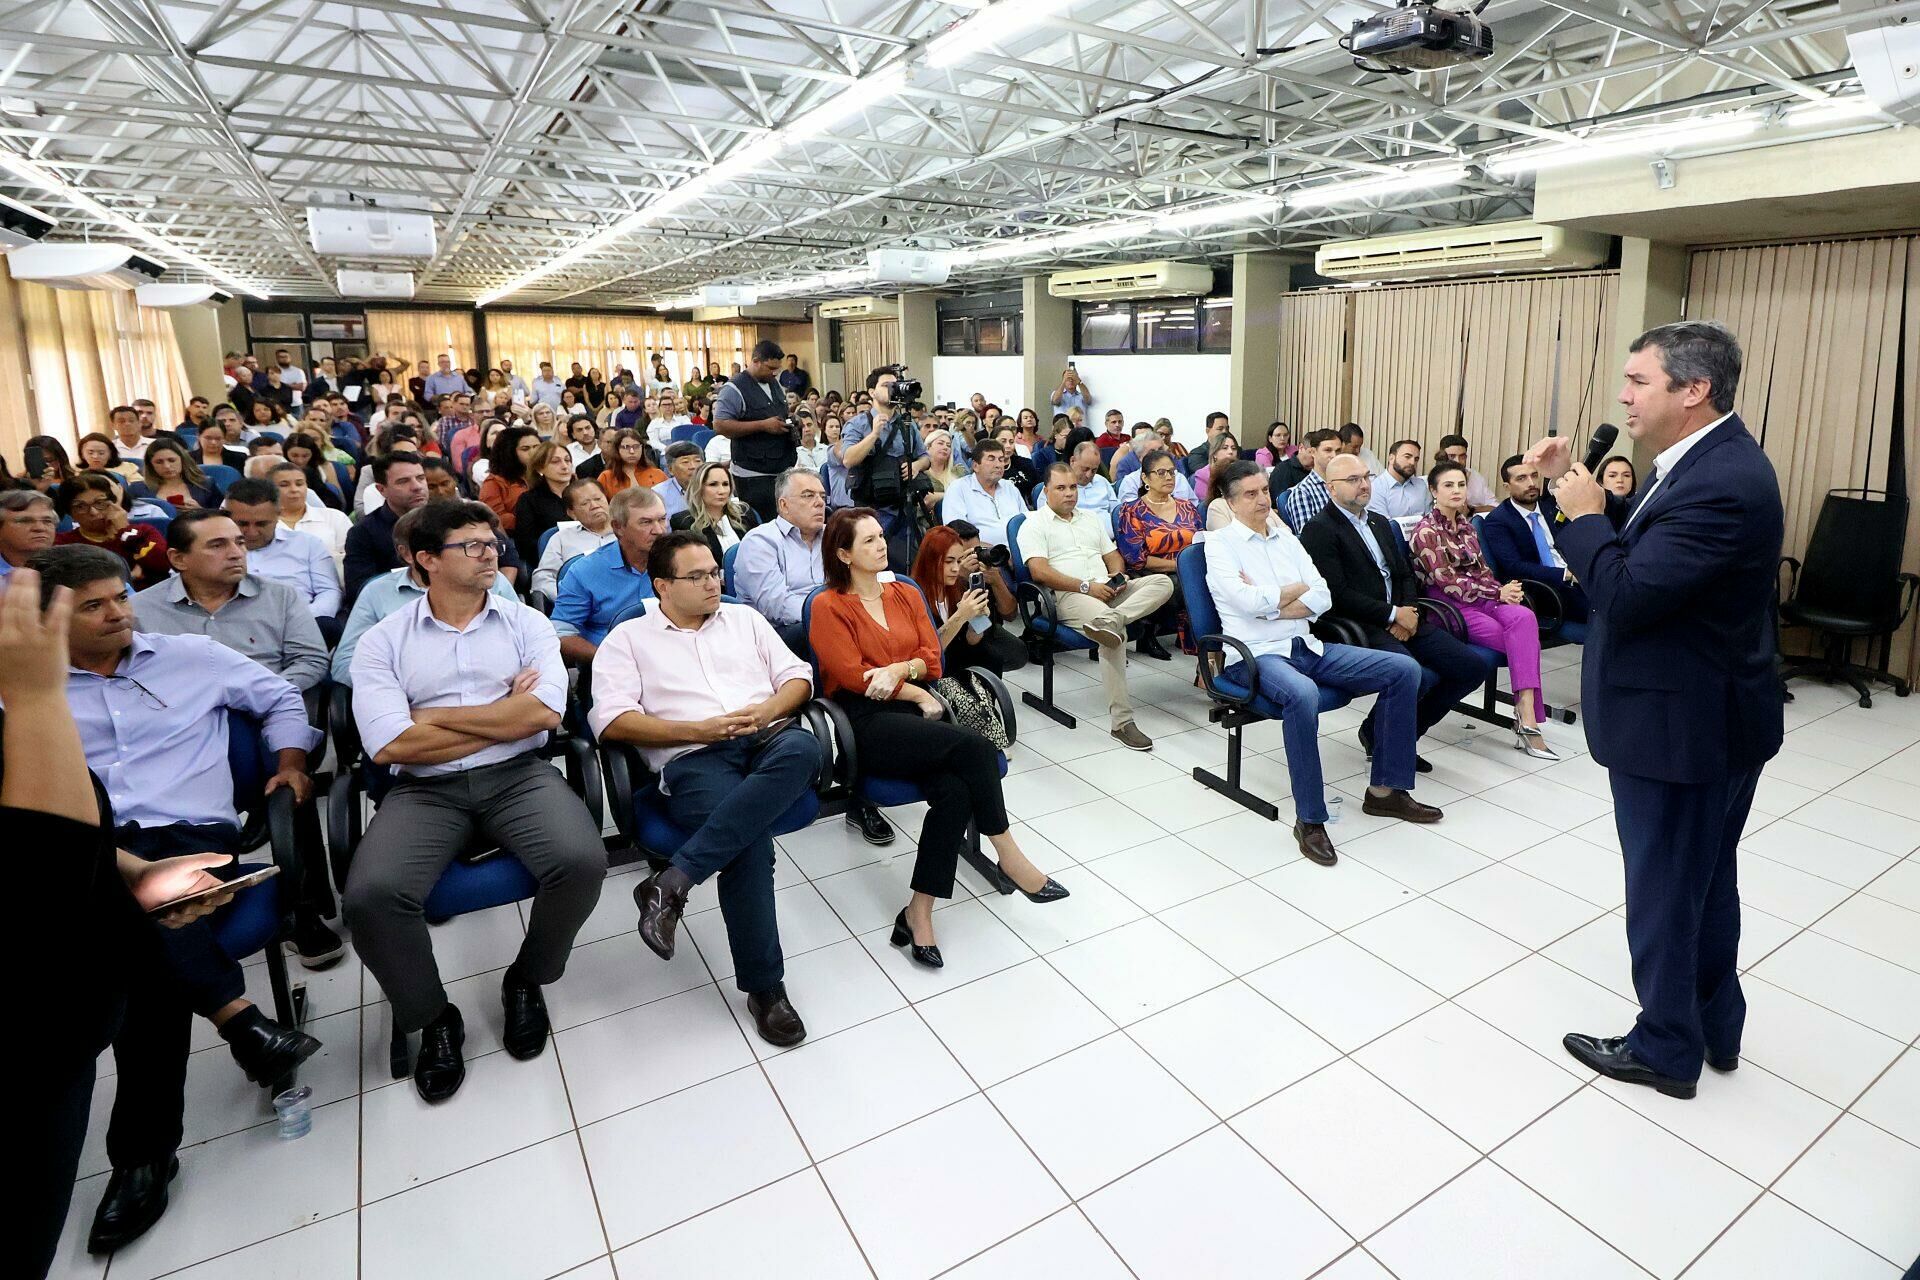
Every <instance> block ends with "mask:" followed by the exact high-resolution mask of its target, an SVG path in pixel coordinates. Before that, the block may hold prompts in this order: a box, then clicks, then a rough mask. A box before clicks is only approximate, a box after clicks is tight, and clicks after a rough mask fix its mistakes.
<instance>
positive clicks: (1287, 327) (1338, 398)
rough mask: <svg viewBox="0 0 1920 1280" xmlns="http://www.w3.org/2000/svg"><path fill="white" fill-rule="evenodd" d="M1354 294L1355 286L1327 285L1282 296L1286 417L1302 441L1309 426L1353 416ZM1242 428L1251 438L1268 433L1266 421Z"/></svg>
mask: <svg viewBox="0 0 1920 1280" xmlns="http://www.w3.org/2000/svg"><path fill="white" fill-rule="evenodd" d="M1353 299H1354V293H1353V291H1352V290H1350V289H1323V290H1318V291H1314V292H1309V293H1289V294H1287V295H1286V296H1285V297H1283V298H1281V300H1280V419H1281V421H1283V422H1285V423H1287V424H1289V425H1290V426H1291V427H1292V428H1293V438H1294V440H1295V441H1296V442H1297V441H1298V440H1299V439H1300V437H1301V436H1302V435H1304V434H1305V433H1306V432H1308V431H1313V430H1316V429H1318V428H1321V427H1337V426H1339V425H1340V424H1341V423H1343V422H1345V421H1347V418H1348V414H1349V412H1350V409H1351V401H1352V390H1351V384H1350V382H1349V379H1348V372H1349V371H1348V365H1347V353H1348V351H1349V350H1350V349H1351V347H1352V336H1353ZM1248 358H1251V353H1248ZM1240 430H1241V432H1242V434H1243V435H1246V436H1247V437H1248V438H1250V439H1252V438H1258V437H1264V435H1265V430H1266V424H1265V423H1263V422H1249V423H1242V424H1241V426H1240Z"/></svg>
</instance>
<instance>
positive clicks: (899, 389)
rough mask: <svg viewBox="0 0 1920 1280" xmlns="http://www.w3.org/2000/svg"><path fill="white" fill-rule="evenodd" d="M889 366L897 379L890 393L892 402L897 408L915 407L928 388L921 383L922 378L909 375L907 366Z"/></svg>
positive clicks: (889, 397) (889, 396)
mask: <svg viewBox="0 0 1920 1280" xmlns="http://www.w3.org/2000/svg"><path fill="white" fill-rule="evenodd" d="M887 368H888V369H889V370H891V371H892V373H893V376H894V379H895V381H894V384H893V390H892V391H891V392H889V393H888V399H889V401H890V403H891V404H892V405H893V407H894V408H895V409H911V408H913V406H914V405H915V404H917V403H919V400H920V395H921V393H922V392H923V391H925V390H926V388H925V387H924V386H922V385H921V383H920V379H918V378H910V377H908V376H907V366H905V365H903V364H890V365H888V366H887Z"/></svg>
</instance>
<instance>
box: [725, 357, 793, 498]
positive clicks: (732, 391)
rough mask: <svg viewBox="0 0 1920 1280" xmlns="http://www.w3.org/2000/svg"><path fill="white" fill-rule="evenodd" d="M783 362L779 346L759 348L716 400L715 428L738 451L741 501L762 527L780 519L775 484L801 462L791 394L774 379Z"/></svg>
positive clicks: (735, 468) (734, 467)
mask: <svg viewBox="0 0 1920 1280" xmlns="http://www.w3.org/2000/svg"><path fill="white" fill-rule="evenodd" d="M783 359H785V354H784V353H783V352H782V351H781V350H780V344H779V343H777V342H772V341H761V342H757V343H755V344H754V348H753V354H752V355H751V356H750V357H749V358H748V360H747V367H746V368H745V369H742V370H741V371H740V372H738V373H736V374H734V375H733V376H732V377H731V378H729V379H727V381H726V382H725V383H724V384H723V385H722V386H721V388H720V390H719V393H718V394H717V395H715V396H714V398H713V429H714V430H715V431H717V432H719V433H720V434H721V435H723V436H725V437H726V438H727V441H728V444H729V446H730V448H731V449H732V461H731V463H730V466H729V470H730V471H731V472H732V475H733V487H734V491H735V496H737V497H738V498H739V499H740V501H742V502H744V503H746V504H747V505H748V506H749V507H751V508H753V514H754V515H756V516H758V517H759V518H760V520H761V522H762V523H765V522H766V521H768V520H771V519H773V518H774V516H775V515H777V514H778V509H777V505H776V502H775V499H774V492H773V490H774V483H775V482H776V481H777V480H778V479H779V478H780V473H781V472H782V471H785V470H786V469H787V468H788V467H791V466H792V465H793V464H794V462H795V460H796V459H797V458H798V457H799V453H798V449H797V446H798V445H799V443H800V425H799V423H797V422H795V421H794V419H793V417H792V415H791V414H790V413H789V412H788V411H787V393H786V392H785V391H784V390H783V389H782V388H781V386H780V384H779V383H778V382H776V381H775V380H774V379H775V377H776V376H777V375H778V374H779V372H780V362H781V361H782V360H783Z"/></svg>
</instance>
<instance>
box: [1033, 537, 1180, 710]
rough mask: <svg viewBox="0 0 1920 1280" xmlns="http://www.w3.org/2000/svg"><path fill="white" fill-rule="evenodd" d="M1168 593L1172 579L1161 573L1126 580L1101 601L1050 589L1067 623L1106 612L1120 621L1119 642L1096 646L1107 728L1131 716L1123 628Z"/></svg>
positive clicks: (1089, 619)
mask: <svg viewBox="0 0 1920 1280" xmlns="http://www.w3.org/2000/svg"><path fill="white" fill-rule="evenodd" d="M1172 597H1173V579H1172V578H1170V577H1168V576H1167V575H1166V574H1164V573H1154V574H1148V575H1147V576H1146V577H1143V578H1134V579H1132V580H1130V581H1129V582H1128V583H1127V585H1126V586H1125V587H1123V588H1122V589H1121V591H1120V594H1119V595H1117V596H1115V597H1114V598H1113V599H1111V600H1109V601H1107V602H1106V603H1104V604H1102V603H1101V602H1100V601H1098V600H1095V599H1094V598H1093V597H1092V596H1086V595H1081V594H1080V593H1079V592H1077V591H1057V592H1055V593H1054V606H1055V608H1057V609H1058V610H1059V611H1060V621H1062V622H1064V623H1065V624H1066V625H1068V626H1070V627H1079V626H1080V625H1081V624H1082V623H1087V622H1092V621H1094V620H1095V619H1096V618H1104V617H1106V616H1107V615H1109V614H1112V615H1113V616H1115V617H1117V618H1118V619H1120V625H1119V626H1118V627H1116V628H1115V630H1117V631H1119V632H1120V635H1121V639H1120V642H1119V643H1118V644H1103V645H1101V646H1100V682H1101V684H1103V685H1105V686H1106V690H1107V714H1108V717H1109V725H1108V727H1109V728H1113V729H1118V728H1119V727H1120V726H1121V725H1123V724H1127V723H1128V722H1130V721H1131V720H1132V719H1133V698H1132V697H1131V696H1130V695H1129V694H1128V693H1127V642H1126V630H1127V628H1128V627H1130V626H1132V625H1133V624H1134V623H1136V622H1138V621H1140V619H1142V618H1146V617H1150V616H1152V615H1153V614H1154V613H1155V612H1156V611H1158V610H1159V608H1160V606H1162V605H1164V604H1165V603H1166V602H1167V601H1168V600H1169V599H1171V598H1172ZM1088 638H1089V639H1091V638H1092V637H1088Z"/></svg>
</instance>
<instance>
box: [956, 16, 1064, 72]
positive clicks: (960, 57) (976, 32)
mask: <svg viewBox="0 0 1920 1280" xmlns="http://www.w3.org/2000/svg"><path fill="white" fill-rule="evenodd" d="M1068 3H1069V0H999V2H998V3H997V4H992V5H988V6H987V7H986V8H984V9H981V10H980V11H978V12H977V13H975V14H974V15H973V16H972V17H971V18H963V19H961V20H960V21H959V22H956V23H955V24H954V25H953V26H951V27H948V28H947V29H946V30H945V31H944V32H942V33H941V34H939V35H937V36H935V37H934V38H933V42H932V43H931V44H929V45H928V46H927V65H928V66H932V67H951V66H953V65H954V64H955V63H958V62H965V61H966V60H967V59H968V58H971V57H972V56H973V55H974V54H976V53H979V52H981V51H982V50H984V49H986V48H988V47H989V46H992V45H996V44H999V43H1000V42H1001V41H1002V40H1007V39H1010V38H1012V37H1013V36H1017V35H1019V34H1020V33H1021V32H1022V31H1027V30H1030V29H1031V28H1033V27H1036V26H1038V25H1040V24H1041V23H1042V22H1045V21H1046V20H1047V19H1048V18H1050V17H1052V16H1053V15H1054V14H1055V13H1057V12H1058V11H1059V10H1061V9H1064V8H1066V7H1067V4H1068Z"/></svg>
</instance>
